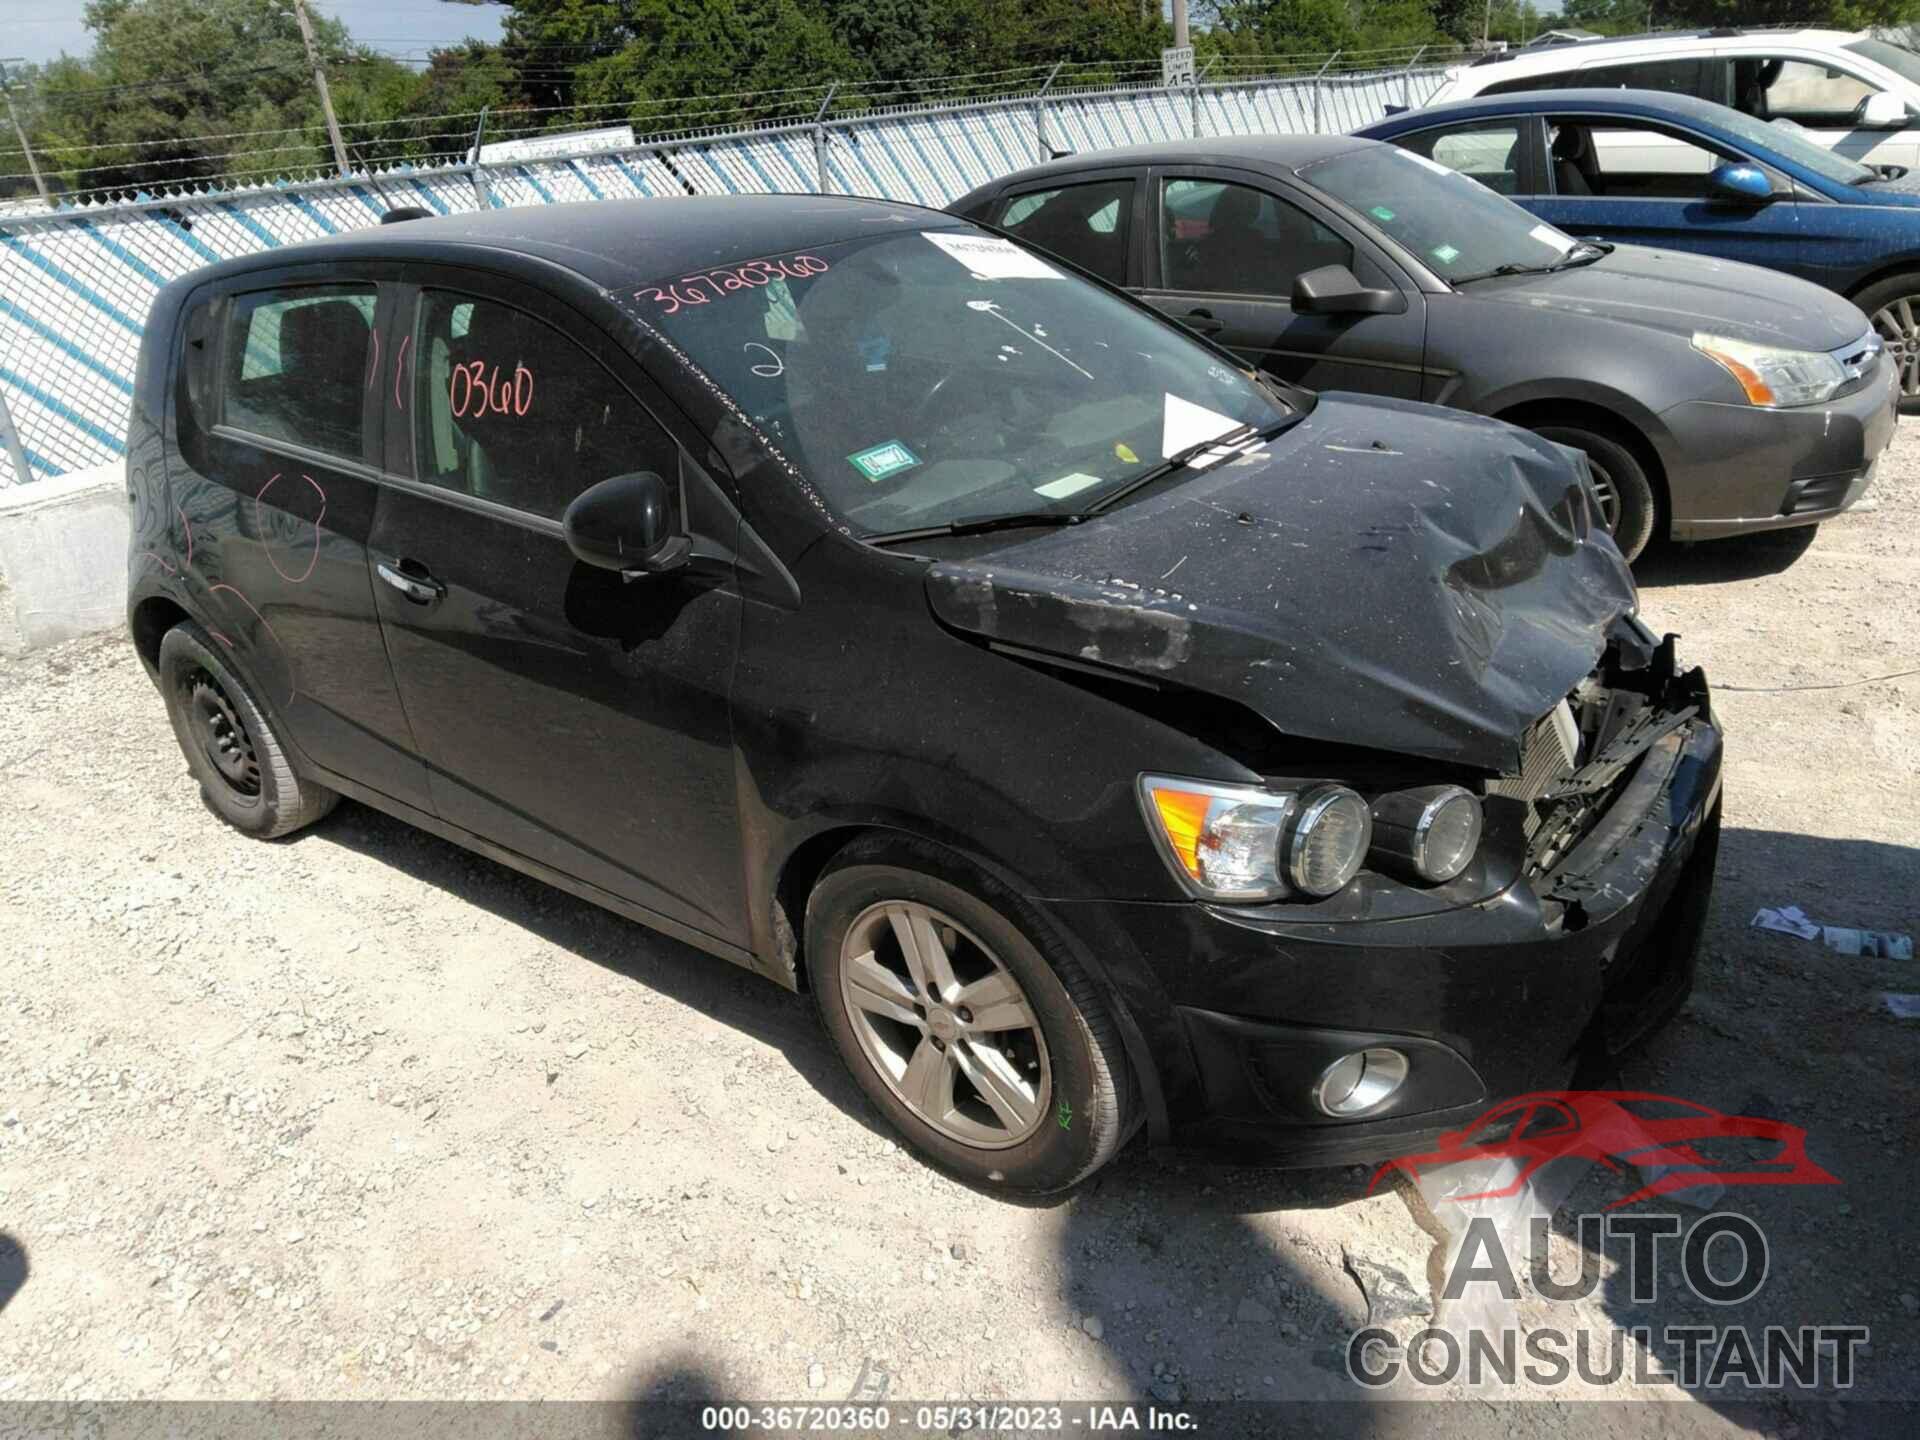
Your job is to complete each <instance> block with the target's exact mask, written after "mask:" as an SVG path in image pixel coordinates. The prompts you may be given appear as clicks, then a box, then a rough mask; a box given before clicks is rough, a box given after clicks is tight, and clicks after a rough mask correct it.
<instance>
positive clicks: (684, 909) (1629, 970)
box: [128, 197, 1721, 1191]
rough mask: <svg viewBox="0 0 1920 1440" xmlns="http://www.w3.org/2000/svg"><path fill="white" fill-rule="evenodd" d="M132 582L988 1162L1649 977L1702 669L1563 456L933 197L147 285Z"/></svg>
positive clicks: (1584, 1021)
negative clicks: (1321, 393) (1334, 376)
mask: <svg viewBox="0 0 1920 1440" xmlns="http://www.w3.org/2000/svg"><path fill="white" fill-rule="evenodd" d="M132 442H133V443H132V446H131V452H130V453H131V458H130V461H129V474H128V484H129V489H130V491H131V495H132V500H133V505H134V516H135V524H134V539H133V544H132V554H131V602H130V603H131V614H130V618H131V625H132V632H133V637H134V640H135V643H136V645H137V646H138V649H139V652H140V655H141V656H142V658H143V659H144V660H145V662H146V664H147V666H148V667H149V669H150V670H151V672H152V673H153V675H154V677H155V678H156V680H157V682H158V685H159V688H160V691H161V693H162V695H163V697H164V699H165V702H166V705H167V708H168V712H169V714H170V715H171V717H172V720H173V724H174V728H175V731H176V734H177V735H178V738H179V741H180V744H181V747H182V749H183V750H184V751H185V753H186V757H187V761H188V763H189V765H190V767H191V769H192V773H193V774H194V776H195V777H196V778H197V780H198V782H199V784H200V786H201V789H202V792H203V794H204V795H205V797H206V799H207V801H208V803H209V804H210V805H211V806H212V808H213V809H214V810H215V811H216V812H218V813H219V814H220V815H222V816H224V817H225V818H226V819H227V820H229V821H230V822H232V823H233V824H235V825H237V826H239V827H240V828H242V829H243V830H246V831H249V832H251V833H253V834H255V835H259V836H262V837H274V836H280V835H285V834H288V833H290V832H292V831H294V830H296V829H298V828H300V827H301V826H303V825H307V824H309V823H311V822H313V821H315V820H317V819H319V818H320V817H321V816H323V815H324V814H325V813H326V812H327V811H328V809H329V808H330V807H331V806H332V805H333V803H334V801H335V798H336V797H337V796H338V795H347V796H350V797H352V798H354V799H357V800H360V801H362V802H364V803H366V804H369V805H372V806H375V807H377V808H379V809H381V810H384V811H386V812H388V813H390V814H393V815H396V816H399V817H401V818H403V819H405V820H407V821H410V822H412V823H414V824H416V825H419V826H421V827H423V828H425V829H427V830H430V831H433V832H435V833H437V834H439V835H442V836H445V837H448V838H450V839H452V840H454V841H457V842H458V843H460V844H462V845H466V846H470V847H472V848H474V849H475V850H478V851H480V852H482V853H483V854H486V855H490V856H492V857H494V858H496V859H498V860H500V861H502V862H504V863H506V864H508V865H511V866H514V867H516V868H518V869H520V870H523V871H525V872H527V873H530V874H532V875H536V876H539V877H541V878H543V879H545V880H548V881H551V882H552V883H553V884H555V885H558V886H561V887H563V888H565V889H567V890H569V891H572V892H573V893H575V894H577V895H581V896H585V897H587V898H588V899H591V900H593V901H595V902H597V903H599V904H601V905H604V906H606V907H608V908H609V909H612V910H615V911H617V912H619V913H621V914H623V915H627V916H630V917H632V918H634V919H636V920H639V921H641V922H644V923H645V924H647V925H649V926H652V927H654V928H656V929H658V930H661V931H664V932H666V933H667V934H669V935H673V936H677V937H678V938H680V939H682V940H684V941H687V942H689V943H691V944H692V945H695V946H698V947H700V948H701V949H704V950H707V951H710V952H712V953H713V954H715V955H718V956H721V957H723V958H725V959H728V960H731V961H733V962H735V963H736V964H739V965H742V966H745V967H747V968H749V969H751V970H754V971H757V972H759V973H760V974H762V975H765V976H767V977H768V978H770V979H772V980H774V981H775V982H777V983H779V984H781V985H784V986H787V987H789V988H791V989H796V990H798V989H807V990H810V991H811V992H812V994H813V997H814V999H815V1001H816V1002H817V1004H818V1007H819V1011H820V1014H821V1016H822V1018H823V1020H824V1021H825V1024H826V1028H827V1030H828V1032H829V1033H830V1035H831V1036H832V1038H833V1042H834V1044H835V1045H836V1046H837V1047H838V1049H839V1051H840V1053H841V1055H842V1056H843V1057H844V1059H845V1061H846V1063H847V1065H848V1067H849V1069H850V1071H851V1073H852V1074H853V1076H854V1078H855V1080H856V1081H857V1082H858V1083H859V1085H860V1086H861V1087H862V1089H863V1090H864V1091H865V1092H866V1094H867V1095H868V1096H870V1097H871V1099H872V1100H873V1102H874V1104H875V1105H876V1106H877V1107H878V1108H879V1109H880V1110H881V1111H883V1112H884V1113H885V1115H886V1116H887V1118H888V1119H889V1120H890V1121H891V1122H892V1123H893V1124H894V1125H895V1126H897V1127H898V1128H899V1130H900V1131H901V1133H902V1134H903V1135H904V1136H905V1137H906V1138H907V1139H908V1140H910V1141H911V1142H912V1143H913V1144H915V1145H916V1146H918V1147H919V1148H920V1150H921V1151H922V1152H923V1153H925V1154H926V1155H928V1156H929V1157H930V1158H931V1159H933V1160H934V1161H935V1162H937V1163H939V1164H941V1165H943V1166H945V1167H947V1168H948V1169H949V1170H950V1171H952V1172H954V1173H956V1174H958V1175H961V1176H963V1177H966V1178H968V1179H970V1180H973V1181H977V1182H981V1183H986V1184H992V1185H999V1186H1003V1187H1005V1188H1007V1189H1018V1190H1029V1191H1044V1190H1049V1189H1057V1188H1059V1187H1063V1186H1066V1185H1070V1184H1072V1183H1073V1182H1075V1181H1077V1180H1078V1179H1080V1178H1081V1177H1083V1176H1085V1175H1087V1174H1089V1173H1090V1172H1091V1171H1092V1170H1093V1169H1094V1168H1095V1167H1097V1166H1098V1165H1100V1164H1101V1163H1102V1162H1103V1161H1105V1160H1106V1159H1107V1158H1108V1157H1109V1156H1111V1155H1112V1154H1113V1153H1114V1151H1115V1150H1116V1148H1117V1147H1118V1146H1119V1145H1120V1144H1121V1142H1122V1141H1123V1140H1125V1139H1126V1137H1127V1136H1128V1135H1129V1134H1130V1133H1132V1132H1133V1131H1134V1129H1135V1128H1136V1127H1137V1126H1138V1125H1140V1124H1141V1123H1143V1122H1144V1123H1145V1125H1146V1126H1147V1127H1148V1129H1149V1132H1150V1134H1151V1136H1152V1137H1153V1138H1154V1139H1155V1140H1163V1141H1172V1140H1178V1141H1183V1142H1192V1143H1206V1142H1212V1143H1215V1144H1223V1145H1225V1146H1228V1147H1229V1148H1231V1149H1233V1150H1234V1151H1235V1152H1237V1153H1239V1154H1241V1155H1245V1156H1249V1157H1264V1158H1276V1159H1283V1160H1291V1161H1296V1162H1315V1161H1323V1160H1329V1159H1335V1158H1347V1157H1353V1158H1370V1157H1375V1156H1384V1155H1388V1154H1393V1153H1397V1152H1401V1151H1404V1150H1408V1149H1417V1148H1420V1147H1421V1146H1423V1145H1426V1144H1429V1143H1430V1142H1431V1140H1432V1138H1433V1136H1434V1135H1436V1134H1437V1133H1439V1132H1440V1131H1442V1130H1445V1129H1447V1128H1449V1127H1451V1126H1457V1125H1458V1124H1459V1123H1460V1121H1461V1120H1462V1119H1463V1118H1464V1117H1466V1116H1468V1115H1470V1114H1472V1113H1475V1111H1476V1110H1477V1109H1478V1108H1479V1107H1480V1106H1482V1105H1483V1104H1484V1103H1485V1102H1486V1101H1487V1100H1488V1099H1489V1098H1491V1097H1499V1096H1505V1095H1510V1094H1514V1093H1519V1092H1521V1091H1525V1090H1529V1089H1534V1088H1538V1087H1539V1086H1542V1085H1545V1084H1548V1083H1551V1082H1552V1081H1554V1080H1556V1079H1558V1078H1560V1077H1561V1076H1562V1075H1563V1074H1564V1073H1565V1071H1566V1070H1567V1068H1568V1066H1569V1065H1570V1063H1571V1062H1572V1060H1573V1058H1574V1057H1575V1055H1576V1053H1577V1051H1578V1050H1579V1049H1580V1047H1581V1046H1583V1045H1584V1044H1586V1043H1589V1042H1592V1041H1595V1040H1598V1039H1604V1038H1612V1039H1615V1040H1618V1039H1619V1038H1621V1037H1622V1036H1625V1035H1627V1034H1630V1033H1631V1032H1633V1031H1635V1030H1636V1029H1638V1028H1640V1027H1642V1026H1644V1025H1646V1024H1648V1023H1651V1022H1652V1021H1654V1020H1656V1019H1658V1018H1660V1016H1661V1015H1663V1014H1664V1013H1665V1011H1666V1010H1667V1009H1668V1008H1669V1007H1671V1006H1672V1005H1673V1004H1674V1003H1675V1002H1676V1001H1677V999H1678V997H1679V996H1680V995H1681V994H1682V993H1683V992H1684V990H1685V987H1686V984H1687V982H1688V979H1689V976H1690V971H1691V966H1692V955H1693V949H1694V940H1695V936H1696V933H1697V930H1698V927H1699V923H1700V920H1701V916H1702V914H1703V913H1704V907H1705V903H1706V896H1707V893H1708V888H1709V882H1710V879H1711V875H1712V871H1713V864H1714V851H1715V843H1716V836H1717V833H1718V814H1719V810H1718V803H1717V802H1718V797H1719V775H1720V749H1721V741H1720V734H1719V731H1718V730H1717V728H1716V727H1715V724H1714V721H1713V718H1712V715H1711V713H1710V710H1709V704H1708V697H1707V690H1706V685H1705V681H1704V680H1703V678H1702V676H1701V675H1700V673H1699V672H1698V671H1697V670H1694V671H1684V672H1683V671H1682V670H1680V669H1679V668H1678V666H1677V665H1676V663H1675V659H1674V649H1673V645H1672V643H1671V642H1670V641H1662V640H1659V639H1657V638H1656V637H1655V636H1653V635H1652V634H1650V633H1649V632H1648V631H1647V629H1646V628H1645V627H1644V626H1643V625H1642V624H1641V623H1640V622H1639V621H1638V620H1637V619H1636V618H1635V615H1634V591H1633V587H1632V584H1631V580H1630V578H1629V575H1628V572H1627V569H1626V566H1625V563H1624V562H1623V561H1622V559H1621V557H1620V554H1619V552H1618V550H1617V549H1616V548H1615V547H1614V545H1613V544H1612V542H1611V541H1609V540H1608V539H1607V538H1606V536H1605V535H1604V534H1603V533H1601V532H1600V531H1599V530H1598V529H1596V528H1595V521H1594V512H1593V508H1592V490H1591V485H1590V482H1589V480H1588V478H1587V476H1586V474H1585V470H1584V466H1583V465H1582V464H1581V463H1580V462H1579V460H1578V457H1577V456H1575V455H1573V454H1572V452H1569V451H1566V450H1562V449H1560V448H1559V447H1557V446H1554V445H1551V444H1548V443H1547V442H1545V441H1542V440H1539V439H1537V438H1535V437H1533V436H1531V435H1528V434H1527V433H1525V432H1523V431H1521V430H1517V429H1514V428H1512V427H1510V426H1507V425H1503V424H1500V423H1498V422H1495V421H1491V420H1485V419H1481V418H1479V417H1476V416H1470V415H1464V414H1460V413H1458V412H1452V411H1445V410H1439V409H1432V408H1428V407H1425V406H1422V405H1417V404H1411V403H1396V402H1389V401H1384V400H1382V401H1373V400H1367V401H1357V400H1351V399H1318V400H1317V399H1316V397H1315V396H1314V395H1312V394H1311V393H1309V392H1305V391H1300V390H1294V389H1291V388H1287V387H1284V386H1282V387H1270V386H1269V385H1267V384H1265V383H1263V382H1261V381H1259V380H1257V379H1256V378H1255V377H1254V376H1253V375H1252V374H1251V373H1250V372H1248V371H1246V370H1244V369H1242V368H1240V367H1239V366H1237V365H1236V364H1235V363H1234V362H1233V361H1232V359H1231V357H1230V356H1228V355H1227V354H1226V353H1225V352H1223V351H1219V350H1215V349H1213V348H1212V347H1210V346H1208V345H1206V344H1205V343H1204V342H1201V341H1198V340H1196V339H1194V338H1193V337H1192V336H1190V335H1189V334H1188V333H1187V332H1185V331H1183V330H1181V329H1179V328H1177V327H1175V326H1174V325H1172V324H1171V323H1169V322H1167V321H1165V320H1163V319H1161V318H1160V317H1159V316H1157V315H1156V314H1154V312H1152V311H1151V310H1149V309H1147V308H1145V307H1143V306H1141V305H1139V304H1137V303H1136V302H1134V301H1132V300H1130V299H1128V298H1126V297H1124V296H1122V295H1119V294H1116V293H1114V292H1112V291H1110V290H1107V289H1105V288H1103V287H1101V286H1099V285H1097V284H1094V283H1091V282H1089V281H1086V280H1083V279H1080V278H1078V277H1076V276H1074V275H1072V274H1070V273H1068V272H1066V271H1064V270H1062V269H1061V268H1059V267H1057V266H1056V265H1054V264H1052V263H1050V262H1048V261H1047V260H1045V259H1044V258H1042V257H1040V256H1038V255H1036V254H1035V253H1034V252H1032V251H1030V250H1027V249H1025V248H1023V247H1021V246H1019V245H1016V244H1014V243H1012V242H1010V241H1008V240H1005V239H1003V238H999V237H996V236H993V235H990V234H987V233H985V232H983V231H981V230H979V229H977V228H975V227H974V226H972V225H969V224H967V223H965V222H963V221H959V220H955V219H953V218H952V217H949V216H946V215H942V214H939V213H936V212H931V211H923V210H916V209H911V208H907V207H904V206H897V205H887V204H881V203H876V202H865V201H856V200H847V199H821V198H797V197H796V198H775V197H767V198H757V199H724V200H722V199H687V200H674V201H664V202H660V201H636V202H627V203H619V204H611V203H610V204H597V205H582V206H572V207H555V208H552V209H542V210H537V211H528V212H499V213H496V214H492V215H487V216H483V217H477V218H448V219H439V220H418V221H410V222H407V223H403V224H395V225H389V226H385V227H382V228H380V229H376V230H373V231H369V232H365V233H361V234H355V235H349V236H342V237H339V238H337V239H333V240H329V241H326V242H323V243H318V244H313V245H307V246H301V247H297V248H293V249H288V250H281V251H276V252H273V253H270V254H265V255H260V256H256V257H251V258H249V259H246V260H243V261H234V262H229V263H226V264H223V265H220V266H217V267H214V268H212V269H209V270H205V271H202V272H200V273H198V274H196V275H193V276H190V277H187V278H186V279H183V280H181V281H178V282H176V283H174V284H172V285H170V286H168V287H167V288H166V289H165V290H164V291H163V292H162V293H161V295H160V298H159V301H158V303H157V305H156V307H155V309H154V312H153V315H152V319H151V322H150V324H149V327H148V330H147V335H146V342H145V345H144V348H143V352H142V358H141V363H140V371H139V377H138V383H137V398H136V411H135V419H134V430H133V435H132Z"/></svg>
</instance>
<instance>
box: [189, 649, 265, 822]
mask: <svg viewBox="0 0 1920 1440" xmlns="http://www.w3.org/2000/svg"><path fill="white" fill-rule="evenodd" d="M182 690H183V694H182V697H181V698H182V700H183V702H184V703H185V705H186V707H187V712H188V714H189V715H190V716H191V717H192V722H191V728H192V731H193V734H194V736H195V738H197V739H198V740H199V742H200V749H201V751H202V753H204V754H205V755H206V757H207V759H208V761H210V762H211V763H212V765H213V769H214V773H215V774H216V775H218V776H219V777H220V778H221V779H222V780H224V781H226V783H227V785H228V786H229V787H230V788H231V789H232V790H233V792H234V793H235V794H237V795H245V796H248V797H252V796H256V795H258V794H259V793H260V758H259V756H258V755H256V754H255V753H254V748H253V739H252V737H251V736H249V735H248V734H247V727H246V725H245V724H244V723H243V722H242V721H241V719H240V715H239V712H238V711H236V710H235V709H234V707H233V701H232V700H231V699H229V698H228V696H227V692H226V691H224V690H222V689H221V688H220V682H219V681H218V680H216V679H214V677H213V676H212V675H211V674H209V673H208V672H207V671H206V670H205V669H204V668H202V667H201V666H197V665H196V666H194V667H193V668H192V669H190V670H189V671H188V672H187V673H186V674H185V675H184V676H183V677H182Z"/></svg>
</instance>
